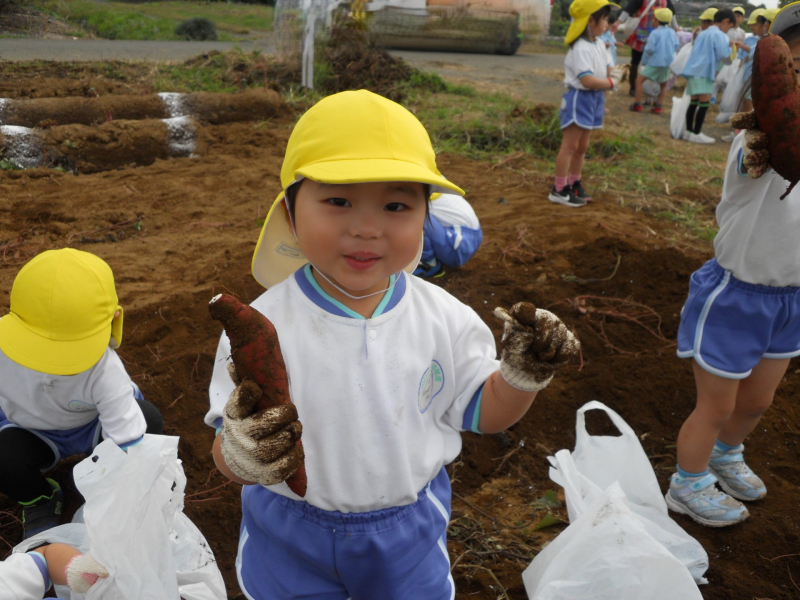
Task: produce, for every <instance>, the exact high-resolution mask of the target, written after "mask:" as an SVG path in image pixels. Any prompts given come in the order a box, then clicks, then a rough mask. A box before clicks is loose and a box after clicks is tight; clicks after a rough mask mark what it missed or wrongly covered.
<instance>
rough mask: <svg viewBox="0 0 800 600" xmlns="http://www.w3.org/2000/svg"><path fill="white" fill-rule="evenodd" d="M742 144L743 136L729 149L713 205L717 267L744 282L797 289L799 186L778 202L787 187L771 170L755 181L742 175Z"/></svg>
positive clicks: (799, 281)
mask: <svg viewBox="0 0 800 600" xmlns="http://www.w3.org/2000/svg"><path fill="white" fill-rule="evenodd" d="M743 139H744V132H742V133H740V134H739V135H738V136H736V139H735V140H734V141H733V145H732V146H731V152H730V155H729V156H728V166H727V169H726V171H725V183H724V185H723V186H722V201H721V202H720V203H719V206H717V224H718V225H719V233H718V234H717V237H715V238H714V250H715V253H716V257H717V262H718V263H719V264H720V266H722V268H724V269H727V270H729V271H731V272H732V273H733V276H734V277H736V278H737V279H739V280H741V281H745V282H747V283H757V284H761V285H771V286H776V287H786V286H800V244H798V236H800V187H796V188H795V189H794V190H792V193H791V194H789V196H787V197H786V199H785V200H780V197H781V196H783V194H784V193H785V192H786V189H787V188H788V187H789V182H788V181H786V180H785V179H784V178H783V177H781V176H780V175H778V174H777V173H776V172H775V171H772V170H770V171H767V173H766V174H765V175H764V176H763V177H761V178H759V179H750V178H749V177H745V176H743V175H740V174H739V170H738V169H739V157H740V151H741V149H742V140H743Z"/></svg>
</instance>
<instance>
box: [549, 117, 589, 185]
mask: <svg viewBox="0 0 800 600" xmlns="http://www.w3.org/2000/svg"><path fill="white" fill-rule="evenodd" d="M584 131H586V130H585V129H581V128H580V127H578V126H577V125H575V124H572V125H570V126H569V127H567V128H566V129H563V130H562V131H561V148H560V149H559V151H558V155H557V156H556V178H562V177H563V178H566V177H568V176H569V169H570V164H571V163H572V157H573V155H574V154H575V153H576V152H577V151H578V147H579V146H580V141H581V136H582V135H583V132H584Z"/></svg>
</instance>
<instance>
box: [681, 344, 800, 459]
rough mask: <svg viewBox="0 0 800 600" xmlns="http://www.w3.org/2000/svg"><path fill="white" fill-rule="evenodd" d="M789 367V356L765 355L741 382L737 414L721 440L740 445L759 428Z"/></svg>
mask: <svg viewBox="0 0 800 600" xmlns="http://www.w3.org/2000/svg"><path fill="white" fill-rule="evenodd" d="M787 368H789V359H788V358H782V359H769V358H763V359H761V362H759V363H758V364H757V365H756V367H755V368H754V369H753V372H752V373H751V374H750V376H749V377H747V379H743V380H741V381H740V382H739V389H738V392H737V394H736V405H735V408H734V410H733V414H732V415H731V417H730V419H728V422H727V423H725V425H723V426H722V429H720V432H719V435H718V436H717V439H719V441H720V442H722V443H723V444H726V445H727V446H738V445H739V444H741V443H742V442H743V441H744V439H745V438H746V437H747V436H748V435H749V434H750V432H751V431H753V429H755V427H756V425H758V421H759V420H760V419H761V415H763V414H764V412H765V411H766V410H767V409H768V408H769V407H770V405H771V404H772V400H773V398H775V390H777V389H778V385H780V382H781V380H782V379H783V376H784V374H785V373H786V369H787ZM681 468H683V466H681Z"/></svg>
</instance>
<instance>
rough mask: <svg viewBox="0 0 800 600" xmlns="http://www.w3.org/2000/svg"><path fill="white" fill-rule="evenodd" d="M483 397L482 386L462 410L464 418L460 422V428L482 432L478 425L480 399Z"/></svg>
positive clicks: (479, 419)
mask: <svg viewBox="0 0 800 600" xmlns="http://www.w3.org/2000/svg"><path fill="white" fill-rule="evenodd" d="M482 398H483V386H481V387H479V388H478V389H477V390H476V391H475V394H474V395H473V396H472V400H470V401H469V404H468V405H467V408H466V410H465V411H464V420H463V421H462V423H461V429H462V430H464V431H472V432H474V433H482V432H481V430H480V429H479V427H478V425H479V424H480V422H481V400H482Z"/></svg>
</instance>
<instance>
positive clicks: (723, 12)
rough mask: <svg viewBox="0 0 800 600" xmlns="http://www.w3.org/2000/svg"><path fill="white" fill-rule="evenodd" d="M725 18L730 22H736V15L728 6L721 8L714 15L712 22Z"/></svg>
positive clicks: (721, 20)
mask: <svg viewBox="0 0 800 600" xmlns="http://www.w3.org/2000/svg"><path fill="white" fill-rule="evenodd" d="M725 19H728V20H729V21H730V22H731V23H736V15H735V14H733V11H732V10H731V9H730V8H721V9H719V10H718V11H717V14H715V15H714V23H722V22H723V21H724V20H725Z"/></svg>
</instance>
